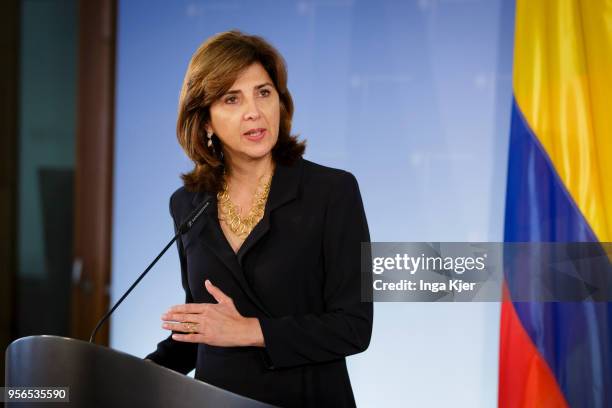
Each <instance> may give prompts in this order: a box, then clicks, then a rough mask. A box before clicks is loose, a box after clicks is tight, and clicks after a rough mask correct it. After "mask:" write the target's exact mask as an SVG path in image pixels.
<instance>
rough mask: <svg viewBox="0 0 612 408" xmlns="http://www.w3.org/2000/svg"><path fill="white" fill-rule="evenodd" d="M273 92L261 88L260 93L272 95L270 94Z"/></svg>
mask: <svg viewBox="0 0 612 408" xmlns="http://www.w3.org/2000/svg"><path fill="white" fill-rule="evenodd" d="M271 93H272V92H271V91H270V90H269V89H261V90H260V91H259V94H260V95H261V96H270V94H271Z"/></svg>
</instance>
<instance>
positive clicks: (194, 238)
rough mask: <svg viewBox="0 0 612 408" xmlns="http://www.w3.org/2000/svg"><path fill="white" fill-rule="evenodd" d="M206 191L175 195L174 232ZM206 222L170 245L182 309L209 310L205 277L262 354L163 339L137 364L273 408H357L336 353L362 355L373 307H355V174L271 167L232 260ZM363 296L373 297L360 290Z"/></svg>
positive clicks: (212, 217)
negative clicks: (247, 324)
mask: <svg viewBox="0 0 612 408" xmlns="http://www.w3.org/2000/svg"><path fill="white" fill-rule="evenodd" d="M206 197H210V195H209V194H207V193H204V192H198V193H191V192H188V191H187V190H185V189H184V188H180V189H178V190H177V191H176V192H175V193H174V194H173V195H172V197H171V198H170V212H171V214H172V217H173V219H174V222H175V226H176V225H179V224H180V222H181V221H182V220H183V219H184V218H185V217H186V216H187V215H188V214H189V213H190V212H191V211H192V210H193V208H194V207H195V206H197V204H198V203H200V202H201V201H202V200H203V199H205V198H206ZM211 204H212V205H211V206H210V207H209V210H208V211H207V214H206V216H203V217H201V218H200V220H198V221H197V222H196V224H194V226H193V227H192V228H191V230H190V231H189V232H187V233H186V234H185V235H183V236H182V239H180V240H178V249H179V258H180V261H181V276H182V282H183V287H184V289H185V294H186V302H187V303H190V302H196V303H216V301H215V300H214V298H213V297H212V296H211V295H210V294H209V293H208V292H207V291H206V289H205V288H204V281H205V279H210V281H211V282H212V283H213V284H214V285H216V286H217V287H219V289H221V290H222V291H223V292H224V293H225V294H226V295H228V296H229V297H231V298H232V299H233V301H234V304H235V306H236V309H237V310H238V312H240V314H242V315H243V316H246V317H257V318H259V321H260V323H261V329H262V332H263V336H264V340H265V344H266V347H265V348H260V347H215V346H209V345H206V344H194V343H181V342H177V341H175V340H173V339H172V338H171V337H168V338H167V339H166V340H164V341H162V342H161V343H159V344H158V346H157V350H156V351H155V352H154V353H152V354H150V355H149V356H147V358H150V359H151V360H153V361H155V362H156V363H158V364H160V365H163V366H165V367H168V368H171V369H173V370H176V371H179V372H182V373H188V372H189V371H191V370H192V369H193V368H194V367H195V369H196V373H195V377H196V378H198V379H201V380H203V381H205V382H207V383H210V384H213V385H216V386H219V387H221V388H224V389H227V390H229V391H232V392H235V393H238V394H241V395H245V396H248V397H251V398H254V399H257V400H260V401H264V402H267V403H270V404H274V405H278V406H282V407H294V406H304V407H306V406H307V407H324V406H334V407H346V406H355V400H354V397H353V391H352V389H351V384H350V380H349V377H348V372H347V369H346V361H345V357H346V356H348V355H351V354H355V353H359V352H362V351H364V350H365V349H366V348H367V347H368V345H369V343H370V337H371V333H372V317H373V310H372V309H373V308H372V304H371V303H362V302H361V292H360V289H361V274H360V253H361V242H369V240H370V236H369V232H368V225H367V221H366V217H365V213H364V209H363V203H362V201H361V195H360V193H359V187H358V185H357V181H356V179H355V177H354V176H353V175H352V174H350V173H348V172H346V171H343V170H337V169H332V168H329V167H324V166H321V165H318V164H315V163H312V162H310V161H307V160H303V159H300V160H298V161H296V163H295V164H293V165H292V166H283V165H277V166H276V170H275V173H274V176H273V178H272V184H271V187H270V193H269V196H268V201H267V203H266V208H265V212H264V216H263V218H262V219H261V221H260V222H259V223H258V224H257V225H256V226H255V228H254V229H253V231H251V233H250V235H249V236H248V237H247V238H246V240H245V241H244V243H243V244H242V246H241V247H240V249H239V251H238V253H237V254H235V253H234V251H233V250H232V248H231V246H230V244H229V243H228V242H227V240H226V238H225V236H224V235H223V231H222V230H221V228H220V225H219V222H218V219H217V203H216V197H213V201H212V203H211ZM365 290H371V286H369V287H368V288H367V289H365Z"/></svg>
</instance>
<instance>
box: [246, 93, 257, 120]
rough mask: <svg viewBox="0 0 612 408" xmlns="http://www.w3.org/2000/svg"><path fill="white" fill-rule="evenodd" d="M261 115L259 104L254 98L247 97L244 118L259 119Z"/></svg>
mask: <svg viewBox="0 0 612 408" xmlns="http://www.w3.org/2000/svg"><path fill="white" fill-rule="evenodd" d="M260 116H261V114H260V112H259V106H257V102H256V101H255V99H254V98H247V101H246V104H245V111H244V120H257V119H259V117H260Z"/></svg>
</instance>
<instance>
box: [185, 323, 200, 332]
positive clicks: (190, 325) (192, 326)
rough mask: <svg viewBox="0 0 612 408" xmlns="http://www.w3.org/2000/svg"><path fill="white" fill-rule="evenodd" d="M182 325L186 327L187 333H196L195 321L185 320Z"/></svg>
mask: <svg viewBox="0 0 612 408" xmlns="http://www.w3.org/2000/svg"><path fill="white" fill-rule="evenodd" d="M184 325H185V327H186V328H187V333H196V326H197V323H192V322H185V323H184Z"/></svg>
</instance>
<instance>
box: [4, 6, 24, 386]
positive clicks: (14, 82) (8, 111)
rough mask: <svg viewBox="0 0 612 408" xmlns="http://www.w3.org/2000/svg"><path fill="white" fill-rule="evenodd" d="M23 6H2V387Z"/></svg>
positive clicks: (11, 291) (12, 273)
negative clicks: (21, 12)
mask: <svg viewBox="0 0 612 408" xmlns="http://www.w3.org/2000/svg"><path fill="white" fill-rule="evenodd" d="M19 5H20V2H19V1H18V0H6V1H3V2H0V44H1V45H0V52H1V53H2V64H0V89H1V98H2V100H1V101H0V115H1V119H0V348H1V349H2V351H3V353H2V358H1V359H0V384H4V350H6V347H7V346H8V344H9V343H10V342H11V340H13V338H14V336H15V332H16V330H15V323H16V322H15V319H14V316H15V315H16V313H15V304H16V299H15V290H16V286H15V282H16V275H17V266H16V265H17V258H16V256H17V251H16V242H17V230H16V226H17V157H18V155H17V152H18V151H17V149H18V144H17V141H18V130H19V115H18V107H19V30H20V7H19Z"/></svg>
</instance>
